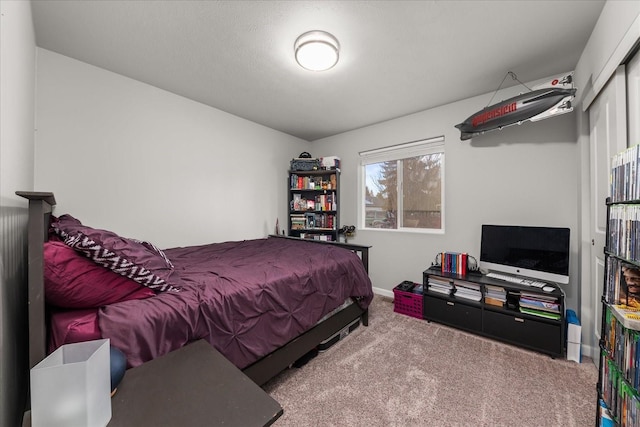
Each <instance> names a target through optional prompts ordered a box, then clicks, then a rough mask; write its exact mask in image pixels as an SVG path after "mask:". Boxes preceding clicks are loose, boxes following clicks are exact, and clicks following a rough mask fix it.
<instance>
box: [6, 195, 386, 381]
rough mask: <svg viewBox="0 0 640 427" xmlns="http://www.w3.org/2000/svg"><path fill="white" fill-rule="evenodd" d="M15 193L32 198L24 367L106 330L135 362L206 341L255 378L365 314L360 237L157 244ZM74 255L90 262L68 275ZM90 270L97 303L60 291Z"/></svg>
mask: <svg viewBox="0 0 640 427" xmlns="http://www.w3.org/2000/svg"><path fill="white" fill-rule="evenodd" d="M17 194H18V195H20V196H22V197H25V198H27V199H29V226H28V247H29V248H28V258H29V271H28V277H29V278H28V288H29V289H28V302H29V347H30V348H29V358H30V367H33V366H34V365H35V364H37V363H38V362H39V361H40V360H42V359H43V358H44V357H45V356H46V354H48V353H49V352H50V351H52V350H53V349H54V348H56V347H57V346H59V345H62V344H64V343H68V342H77V341H81V340H88V339H97V338H109V339H110V341H111V344H112V345H113V346H114V347H117V348H118V349H120V350H121V351H122V352H123V353H125V355H126V356H127V363H128V365H129V367H134V366H138V365H140V364H142V363H144V362H146V361H148V360H151V359H153V358H155V357H158V356H161V355H163V354H166V353H167V352H170V351H172V350H175V349H177V348H180V347H182V346H184V345H186V344H188V343H189V342H193V341H195V340H198V339H206V340H207V341H209V342H210V343H211V344H212V345H213V346H214V347H215V348H216V349H217V350H218V351H220V352H221V353H222V354H223V355H224V356H225V357H227V358H228V359H229V360H230V361H231V362H232V363H234V364H235V365H236V366H237V367H239V368H240V369H242V370H243V372H244V373H245V374H246V375H247V376H248V377H249V378H251V379H252V380H253V381H254V382H256V383H257V384H258V385H262V384H264V383H265V382H267V381H268V380H269V379H271V378H273V377H274V376H275V375H277V374H278V373H280V372H281V371H282V370H284V369H286V368H287V367H289V366H291V365H292V364H293V363H294V362H296V361H297V360H299V359H301V358H302V357H303V356H305V355H306V354H308V353H309V352H311V351H313V350H314V349H316V348H317V347H318V345H319V344H320V343H322V342H324V341H326V340H327V339H329V338H330V337H332V336H334V335H335V334H336V333H338V332H340V331H341V330H343V329H345V328H347V327H348V326H349V325H351V324H353V322H354V321H356V320H361V321H362V323H363V324H364V325H365V326H366V325H367V323H368V311H367V309H368V305H369V303H370V302H371V300H372V298H373V292H372V287H371V281H370V280H369V277H368V274H367V270H368V249H369V247H367V246H361V245H353V244H346V243H337V242H333V243H331V242H319V241H306V240H300V239H296V238H288V237H283V236H269V237H266V238H263V239H253V240H244V241H236V242H222V243H215V244H208V245H200V246H191V247H178V248H170V249H163V250H161V249H158V248H157V247H155V246H153V245H152V244H151V243H149V242H141V241H137V240H133V239H127V238H122V237H120V236H117V235H115V237H114V236H113V235H114V234H115V233H112V232H109V231H105V230H100V229H93V228H91V227H89V226H87V225H85V224H82V223H81V222H80V221H79V220H77V219H75V218H73V217H71V216H70V215H66V214H65V215H62V216H60V217H54V216H53V215H52V207H53V206H54V205H55V197H54V195H53V193H45V192H17ZM96 230H97V231H96ZM52 231H53V232H52ZM92 233H94V234H92ZM95 233H99V234H95ZM104 233H107V234H104ZM109 233H112V234H109ZM109 238H112V239H115V240H113V241H112V240H109ZM118 239H120V240H118ZM123 241H124V243H122V242H123ZM114 242H115V243H114ZM123 244H124V247H122V246H118V245H123ZM110 245H111V246H110ZM96 246H97V248H98V249H99V250H97V249H96ZM132 248H133V249H132ZM127 251H130V252H127ZM98 253H99V254H100V255H98ZM105 254H106V255H105ZM141 254H142V255H141ZM78 255H80V256H78ZM131 261H133V262H131ZM80 262H84V263H85V264H86V263H89V264H87V265H86V268H87V270H86V271H85V270H84V268H85V267H84V266H83V267H82V269H81V271H82V272H83V274H82V275H77V276H78V277H72V278H71V279H70V278H69V277H70V276H69V269H71V270H72V271H78V268H77V267H76V266H77V265H80V264H74V263H80ZM83 265H84V264H83ZM52 266H53V267H52ZM96 267H99V268H98V270H96V271H94V270H95V269H96ZM104 267H107V268H104ZM59 270H65V271H64V272H63V273H61V272H59ZM132 271H133V273H132ZM106 273H108V274H109V277H107V278H105V276H103V275H104V274H106ZM116 273H118V274H116ZM52 277H53V278H52ZM87 278H91V280H92V283H94V284H96V283H97V284H103V283H104V282H105V281H107V282H108V283H109V288H108V292H107V293H108V295H105V294H104V292H105V290H104V289H105V288H104V286H102V285H101V286H100V291H101V292H103V293H102V294H100V295H99V299H98V302H95V301H93V302H87V301H88V299H95V298H96V294H95V292H93V291H92V292H93V293H92V294H91V295H90V296H89V297H87V298H88V299H86V298H85V296H84V295H82V296H80V297H78V296H77V295H76V294H70V293H69V292H72V291H73V292H76V290H77V289H78V288H77V287H76V288H74V289H72V290H69V289H67V287H66V286H67V284H68V283H69V282H73V281H75V280H76V279H77V280H80V281H82V282H83V285H82V286H84V287H83V288H82V289H85V288H87V286H88V285H87V284H86V283H87ZM57 279H60V280H59V281H60V282H63V286H65V287H64V288H63V289H62V290H60V289H58V288H56V287H53V285H52V284H51V283H52V282H56V280H57ZM103 279H104V280H103ZM123 280H124V281H125V282H127V283H120V282H121V281H123ZM125 285H126V286H125ZM127 286H128V287H127ZM83 298H85V300H83ZM105 298H106V299H105ZM75 300H78V301H79V302H78V301H75ZM70 301H72V302H73V303H69V302H70ZM74 301H75V302H74ZM105 302H106V303H105Z"/></svg>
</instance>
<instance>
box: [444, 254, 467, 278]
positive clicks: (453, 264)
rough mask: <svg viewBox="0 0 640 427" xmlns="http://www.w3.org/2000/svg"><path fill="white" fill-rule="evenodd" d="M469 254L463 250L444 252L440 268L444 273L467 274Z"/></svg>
mask: <svg viewBox="0 0 640 427" xmlns="http://www.w3.org/2000/svg"><path fill="white" fill-rule="evenodd" d="M467 261H468V255H467V254H466V253H461V252H442V253H441V254H440V268H441V271H442V272H443V273H454V274H459V275H465V274H467Z"/></svg>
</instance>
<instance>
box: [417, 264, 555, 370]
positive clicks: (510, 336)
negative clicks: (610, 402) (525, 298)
mask: <svg viewBox="0 0 640 427" xmlns="http://www.w3.org/2000/svg"><path fill="white" fill-rule="evenodd" d="M431 276H433V277H435V278H436V279H438V278H439V279H440V280H445V281H447V282H449V283H450V284H451V285H452V286H455V284H456V283H460V284H463V283H464V282H470V283H473V284H475V285H479V287H480V289H481V292H482V299H481V300H480V301H473V300H470V299H466V298H460V297H456V296H455V294H453V295H451V294H442V293H439V292H434V291H432V290H430V289H429V277H431ZM488 286H495V287H500V288H504V290H505V291H506V293H507V295H508V296H509V298H508V301H511V304H507V303H505V304H504V305H503V306H497V305H492V304H489V303H488V302H487V301H485V296H486V293H487V292H486V291H487V287H488ZM423 289H424V293H423V304H422V307H423V318H424V319H426V320H428V321H434V322H438V323H442V324H445V325H448V326H453V327H455V328H458V329H462V330H465V331H468V332H473V333H475V334H478V335H482V336H485V337H489V338H493V339H496V340H499V341H503V342H506V343H509V344H513V345H516V346H519V347H523V348H527V349H530V350H534V351H538V352H541V353H545V354H548V355H550V356H551V357H553V358H556V357H559V358H564V355H565V327H564V324H565V307H564V294H563V293H562V291H561V290H560V289H559V288H558V287H557V286H555V290H554V291H552V292H544V291H543V290H542V289H539V288H536V287H531V286H523V285H519V284H516V283H511V282H506V281H504V280H499V279H492V278H490V277H487V276H485V275H483V274H481V273H479V272H474V273H469V274H467V275H458V274H453V273H443V272H442V271H441V270H440V268H430V269H427V270H425V271H424V272H423ZM523 291H524V292H529V293H532V294H539V295H544V296H552V297H554V298H555V300H556V301H557V304H559V315H560V317H559V319H548V318H545V317H540V316H536V315H531V314H527V313H521V312H520V310H519V309H518V307H517V306H516V307H514V306H513V301H514V300H515V301H517V298H518V296H519V294H520V292H523Z"/></svg>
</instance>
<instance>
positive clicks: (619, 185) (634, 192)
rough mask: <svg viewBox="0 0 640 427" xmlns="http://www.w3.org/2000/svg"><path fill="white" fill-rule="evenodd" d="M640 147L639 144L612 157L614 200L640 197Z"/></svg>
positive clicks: (612, 192) (612, 190)
mask: <svg viewBox="0 0 640 427" xmlns="http://www.w3.org/2000/svg"><path fill="white" fill-rule="evenodd" d="M639 167H640V149H639V148H638V145H634V146H632V147H629V148H627V149H626V150H624V151H622V152H620V153H618V154H616V155H614V156H612V157H611V177H610V182H611V199H612V200H613V201H614V202H619V201H622V200H637V199H640V173H639V172H640V171H639V170H638V168H639Z"/></svg>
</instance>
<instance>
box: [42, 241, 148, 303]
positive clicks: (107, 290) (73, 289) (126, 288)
mask: <svg viewBox="0 0 640 427" xmlns="http://www.w3.org/2000/svg"><path fill="white" fill-rule="evenodd" d="M44 288H45V300H46V301H47V303H48V304H51V305H54V306H57V307H63V308H94V307H100V306H103V305H107V304H113V303H116V302H120V301H127V300H130V299H143V298H149V297H152V296H154V295H155V292H153V291H152V290H151V289H149V288H146V287H144V286H141V285H140V284H138V283H136V282H134V281H133V280H131V279H128V278H126V277H124V276H121V275H119V274H116V273H114V272H113V271H110V270H108V269H106V268H104V267H101V266H99V265H97V264H96V263H94V262H92V261H91V260H90V259H88V258H86V257H84V256H83V255H82V254H79V253H78V252H76V251H75V250H73V249H72V248H70V247H69V246H67V245H65V244H64V243H63V242H59V241H50V242H46V243H45V244H44Z"/></svg>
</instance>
